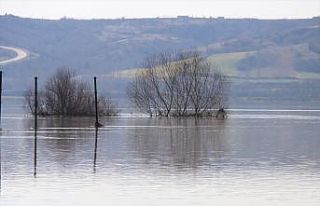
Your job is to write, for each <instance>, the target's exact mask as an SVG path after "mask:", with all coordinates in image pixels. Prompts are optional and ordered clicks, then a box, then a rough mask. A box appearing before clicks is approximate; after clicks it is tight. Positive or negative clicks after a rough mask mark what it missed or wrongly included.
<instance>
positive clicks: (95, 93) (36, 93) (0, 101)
mask: <svg viewBox="0 0 320 206" xmlns="http://www.w3.org/2000/svg"><path fill="white" fill-rule="evenodd" d="M93 84H94V100H95V116H96V119H95V127H96V133H95V134H96V135H95V150H94V171H95V165H96V155H97V154H96V153H97V137H98V127H101V126H102V124H100V123H99V112H98V95H97V93H98V92H97V78H96V77H94V78H93ZM1 107H2V71H1V70H0V130H1V129H2V127H1V119H2V116H1V114H2V113H1ZM37 128H38V77H35V78H34V137H35V138H34V172H33V175H34V176H36V174H37V170H36V168H37ZM1 179H2V173H1V138H0V191H1V182H2V181H1Z"/></svg>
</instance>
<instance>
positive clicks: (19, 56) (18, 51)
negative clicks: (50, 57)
mask: <svg viewBox="0 0 320 206" xmlns="http://www.w3.org/2000/svg"><path fill="white" fill-rule="evenodd" d="M0 49H6V50H11V51H14V52H15V53H16V54H17V55H16V56H15V57H13V58H10V59H5V60H2V61H0V65H4V64H9V63H12V62H16V61H20V60H22V59H25V58H27V57H28V56H29V54H28V52H26V51H25V50H23V49H20V48H16V47H7V46H0Z"/></svg>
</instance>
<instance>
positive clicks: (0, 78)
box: [0, 71, 2, 129]
mask: <svg viewBox="0 0 320 206" xmlns="http://www.w3.org/2000/svg"><path fill="white" fill-rule="evenodd" d="M1 109H2V71H0V129H2V127H1V119H2V111H1Z"/></svg>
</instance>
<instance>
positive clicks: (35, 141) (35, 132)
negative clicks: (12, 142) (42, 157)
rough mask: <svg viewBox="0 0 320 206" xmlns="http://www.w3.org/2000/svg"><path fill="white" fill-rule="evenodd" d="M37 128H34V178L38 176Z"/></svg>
mask: <svg viewBox="0 0 320 206" xmlns="http://www.w3.org/2000/svg"><path fill="white" fill-rule="evenodd" d="M37 143H38V139H37V127H35V128H34V148H33V176H34V177H36V176H37Z"/></svg>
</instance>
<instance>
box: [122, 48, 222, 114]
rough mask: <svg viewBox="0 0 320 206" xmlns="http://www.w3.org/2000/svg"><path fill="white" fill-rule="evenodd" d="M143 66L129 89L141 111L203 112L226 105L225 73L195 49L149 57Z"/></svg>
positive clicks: (151, 112) (206, 112) (152, 112)
mask: <svg viewBox="0 0 320 206" xmlns="http://www.w3.org/2000/svg"><path fill="white" fill-rule="evenodd" d="M144 67H145V69H143V70H140V71H138V72H137V74H136V77H135V79H134V80H133V81H132V82H131V84H130V85H129V87H128V91H127V93H128V96H129V98H130V100H131V101H132V102H133V103H134V104H135V106H136V107H137V108H138V109H139V110H140V111H142V112H145V113H148V114H150V115H151V116H153V115H156V116H169V115H172V116H187V115H194V116H203V115H214V112H216V111H217V110H219V109H223V108H224V107H225V100H226V90H225V87H226V77H225V76H224V75H223V74H222V73H221V72H219V71H217V70H214V69H213V68H212V66H211V65H210V64H209V62H208V61H207V60H206V59H205V58H203V57H201V56H200V55H199V54H198V53H196V52H190V53H178V54H177V53H161V54H159V55H156V56H153V57H150V58H148V59H147V60H146V61H145V65H144Z"/></svg>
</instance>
